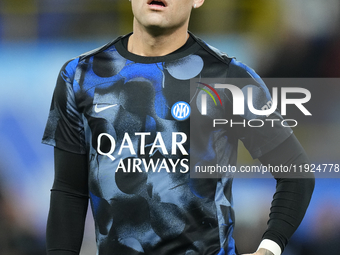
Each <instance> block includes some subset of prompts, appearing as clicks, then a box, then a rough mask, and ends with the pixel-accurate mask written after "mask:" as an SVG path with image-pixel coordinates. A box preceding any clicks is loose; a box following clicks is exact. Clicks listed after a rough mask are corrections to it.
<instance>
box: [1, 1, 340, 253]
mask: <svg viewBox="0 0 340 255" xmlns="http://www.w3.org/2000/svg"><path fill="white" fill-rule="evenodd" d="M177 1H180V0H177ZM132 19H133V17H132V13H131V7H130V2H129V1H128V0H124V1H123V0H0V88H1V92H0V254H4V255H31V254H32V255H33V254H34V255H40V254H45V252H44V249H45V247H44V246H45V240H44V233H45V227H46V218H47V213H48V205H49V189H50V188H51V186H52V182H53V148H50V147H47V146H44V145H41V144H40V140H41V137H42V133H43V130H44V126H45V123H46V120H47V114H48V110H49V105H50V100H51V97H52V93H53V89H54V85H55V81H56V78H57V75H58V72H59V69H60V68H61V66H62V65H63V64H64V63H65V62H66V61H67V60H69V59H70V58H72V57H75V56H77V55H79V54H81V53H83V52H86V51H89V50H92V49H93V48H96V47H99V46H101V45H103V44H105V43H106V42H108V41H110V40H112V39H114V38H115V37H116V36H118V35H121V34H126V33H128V32H130V31H131V28H132ZM190 30H191V31H192V32H193V33H195V34H197V35H198V36H199V37H201V38H202V39H204V40H205V41H207V42H208V43H209V44H211V45H213V46H215V47H217V48H219V49H221V50H222V51H224V52H226V53H227V54H228V55H229V56H235V57H236V58H237V59H238V60H240V61H242V62H244V63H246V64H247V65H249V66H251V67H252V68H254V69H255V70H256V71H257V73H258V74H259V75H260V76H261V77H264V78H267V77H272V78H287V77H290V78H302V77H310V78H330V77H332V78H339V76H340V1H339V0H326V1H325V0H206V2H205V4H204V5H203V6H202V7H201V8H199V9H195V10H193V13H192V19H191V23H190ZM308 89H310V90H311V91H312V100H311V102H310V105H309V107H310V109H312V110H311V111H312V113H317V114H315V115H314V116H313V117H312V118H310V119H307V120H302V121H301V123H300V124H299V126H298V127H297V128H295V130H294V131H295V134H296V135H297V137H298V138H299V139H300V141H301V143H302V144H303V146H304V147H305V149H306V151H307V153H308V155H309V157H310V158H311V161H312V162H314V163H321V164H322V163H327V164H328V163H338V164H339V163H340V159H339V158H340V157H339V156H340V149H339V144H340V135H339V130H340V113H339V112H340V103H339V100H338V95H339V94H340V93H339V92H340V86H336V85H335V86H332V87H329V86H323V84H319V85H313V86H312V85H311V87H310V88H308ZM239 158H240V163H241V164H252V163H253V161H251V159H250V157H249V154H248V153H247V152H246V151H245V150H244V148H243V147H242V146H240V157H239ZM339 177H340V174H339ZM339 180H340V179H339V178H333V179H326V178H318V179H317V181H316V188H315V193H314V196H313V199H312V202H311V205H310V209H309V210H308V212H307V214H306V217H305V219H304V221H303V223H302V224H301V226H300V228H299V229H298V231H297V232H296V234H295V235H294V236H293V238H292V240H291V242H290V244H289V245H288V247H287V249H286V251H285V252H284V255H306V254H308V255H314V254H318V255H320V254H327V255H333V254H334V255H335V254H336V255H338V254H339V253H340V243H339V242H338V240H339V237H340V205H339V197H340V196H339V195H340V181H339ZM274 191H275V180H273V179H235V184H234V189H233V192H234V205H235V211H236V233H235V238H236V243H237V246H238V247H239V250H240V251H241V252H253V251H254V250H255V249H256V247H257V245H258V244H259V242H260V239H261V235H262V233H263V231H264V230H265V227H266V221H267V220H268V213H269V206H270V201H271V197H272V195H273V192H274ZM89 216H91V215H90V214H89ZM86 223H87V224H86V233H85V236H84V244H83V248H82V255H90V254H95V253H96V252H95V237H94V226H93V221H92V219H91V217H88V219H87V222H86Z"/></svg>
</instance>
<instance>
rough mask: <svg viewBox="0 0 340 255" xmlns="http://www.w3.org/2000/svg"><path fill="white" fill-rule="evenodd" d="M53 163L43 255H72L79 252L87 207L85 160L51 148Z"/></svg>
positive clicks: (80, 156) (82, 156)
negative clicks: (53, 171)
mask: <svg viewBox="0 0 340 255" xmlns="http://www.w3.org/2000/svg"><path fill="white" fill-rule="evenodd" d="M54 160H55V177H54V183H53V187H52V189H51V202H50V211H49V215H48V221H47V229H46V248H47V254H48V255H75V254H79V252H80V248H81V244H82V240H83V233H84V225H85V218H86V212H87V206H88V170H87V157H86V155H84V154H75V153H71V152H67V151H64V150H60V149H58V148H55V149H54Z"/></svg>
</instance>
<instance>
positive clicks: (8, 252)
mask: <svg viewBox="0 0 340 255" xmlns="http://www.w3.org/2000/svg"><path fill="white" fill-rule="evenodd" d="M3 187H4V185H3V180H2V179H1V176H0V254H1V255H42V254H45V249H44V246H45V244H44V240H41V238H39V237H38V235H37V234H36V233H34V231H33V230H32V229H27V228H26V227H25V226H23V225H22V224H20V223H19V221H18V219H17V218H16V215H17V214H18V212H16V211H15V209H14V207H15V206H14V204H13V201H11V194H7V193H8V190H6V191H5V189H3ZM14 203H15V202H14ZM27 220H29V219H27Z"/></svg>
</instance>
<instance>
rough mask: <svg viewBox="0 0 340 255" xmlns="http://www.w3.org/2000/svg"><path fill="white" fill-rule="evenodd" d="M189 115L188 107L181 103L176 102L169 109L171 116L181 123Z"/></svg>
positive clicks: (186, 104) (189, 109)
mask: <svg viewBox="0 0 340 255" xmlns="http://www.w3.org/2000/svg"><path fill="white" fill-rule="evenodd" d="M190 113H191V108H190V105H189V104H188V103H186V102H183V101H178V102H177V103H175V104H174V105H173V106H172V107H171V114H172V117H174V118H175V119H176V120H179V121H182V120H186V119H187V118H189V116H190Z"/></svg>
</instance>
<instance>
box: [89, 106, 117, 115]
mask: <svg viewBox="0 0 340 255" xmlns="http://www.w3.org/2000/svg"><path fill="white" fill-rule="evenodd" d="M116 105H117V104H113V105H108V106H104V107H98V104H96V106H95V107H94V111H95V113H100V112H102V111H105V110H107V109H109V108H111V107H114V106H116Z"/></svg>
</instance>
